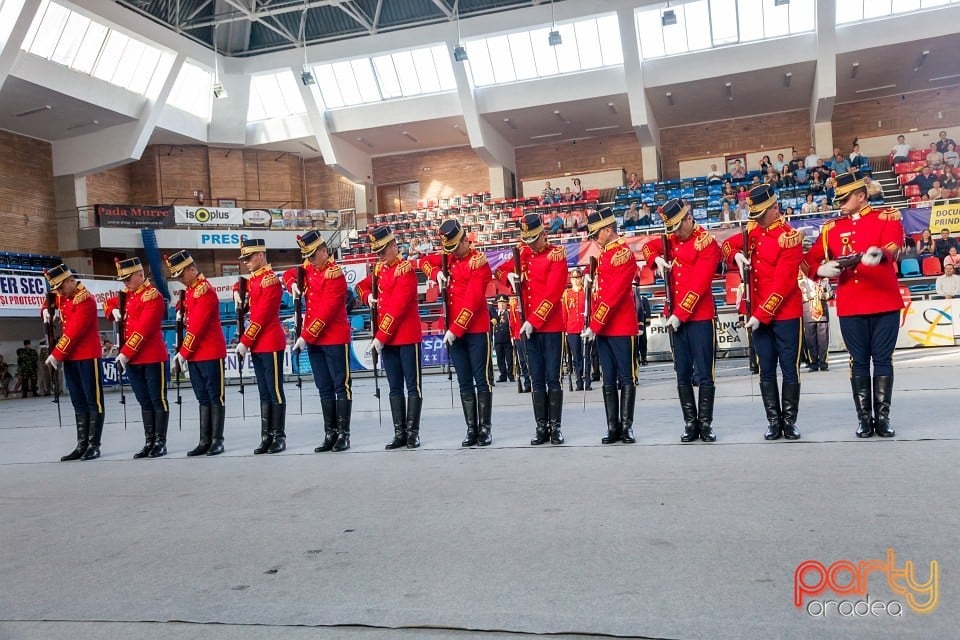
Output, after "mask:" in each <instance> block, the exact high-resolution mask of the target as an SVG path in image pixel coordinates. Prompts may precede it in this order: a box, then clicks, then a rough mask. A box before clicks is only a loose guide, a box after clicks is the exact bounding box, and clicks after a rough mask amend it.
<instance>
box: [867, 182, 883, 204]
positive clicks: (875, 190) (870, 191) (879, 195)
mask: <svg viewBox="0 0 960 640" xmlns="http://www.w3.org/2000/svg"><path fill="white" fill-rule="evenodd" d="M863 186H864V187H866V188H867V200H870V201H873V200H880V201H883V187H881V186H880V183H878V182H874V181H873V178H871V177H870V176H863Z"/></svg>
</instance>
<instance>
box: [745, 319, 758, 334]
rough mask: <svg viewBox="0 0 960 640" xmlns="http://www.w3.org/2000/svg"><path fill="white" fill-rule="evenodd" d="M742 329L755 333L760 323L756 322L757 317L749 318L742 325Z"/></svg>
mask: <svg viewBox="0 0 960 640" xmlns="http://www.w3.org/2000/svg"><path fill="white" fill-rule="evenodd" d="M743 328H744V329H746V330H747V331H756V330H757V329H759V328H760V321H759V320H757V316H750V319H749V320H747V323H746V324H745V325H743Z"/></svg>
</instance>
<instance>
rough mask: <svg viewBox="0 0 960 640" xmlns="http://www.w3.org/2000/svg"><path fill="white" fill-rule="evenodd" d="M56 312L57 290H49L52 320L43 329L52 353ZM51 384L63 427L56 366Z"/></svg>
mask: <svg viewBox="0 0 960 640" xmlns="http://www.w3.org/2000/svg"><path fill="white" fill-rule="evenodd" d="M56 312H57V292H56V291H47V316H48V317H49V318H50V322H47V323H46V326H44V328H43V329H44V331H45V332H46V334H47V351H49V352H50V353H53V348H54V347H55V346H56V344H57V343H56V336H55V335H54V331H53V315H54V314H55V313H56ZM50 384H51V385H52V386H53V403H54V404H55V405H57V422H58V423H59V424H60V428H61V429H63V418H62V417H61V416H60V373H59V371H58V370H57V369H56V368H55V367H50Z"/></svg>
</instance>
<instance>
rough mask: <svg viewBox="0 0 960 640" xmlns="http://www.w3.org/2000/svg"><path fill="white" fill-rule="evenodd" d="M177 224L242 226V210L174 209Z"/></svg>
mask: <svg viewBox="0 0 960 640" xmlns="http://www.w3.org/2000/svg"><path fill="white" fill-rule="evenodd" d="M173 210H174V215H175V219H176V222H177V224H205V225H216V226H235V227H239V226H241V225H242V224H243V209H234V208H229V209H228V208H225V207H174V208H173Z"/></svg>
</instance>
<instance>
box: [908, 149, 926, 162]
mask: <svg viewBox="0 0 960 640" xmlns="http://www.w3.org/2000/svg"><path fill="white" fill-rule="evenodd" d="M907 157H908V158H910V159H911V160H912V161H913V162H923V163H924V164H926V160H927V152H926V151H924V150H923V149H914V150H913V151H911V152H910V155H909V156H907Z"/></svg>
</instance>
